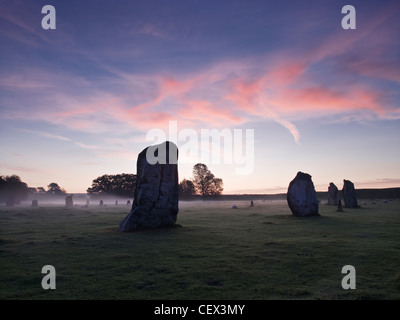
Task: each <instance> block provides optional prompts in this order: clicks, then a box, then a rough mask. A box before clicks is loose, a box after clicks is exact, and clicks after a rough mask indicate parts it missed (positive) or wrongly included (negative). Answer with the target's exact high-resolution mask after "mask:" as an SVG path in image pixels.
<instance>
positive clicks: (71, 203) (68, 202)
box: [65, 196, 74, 208]
mask: <svg viewBox="0 0 400 320" xmlns="http://www.w3.org/2000/svg"><path fill="white" fill-rule="evenodd" d="M65 206H66V207H67V208H72V207H73V206H74V201H73V200H72V196H66V197H65Z"/></svg>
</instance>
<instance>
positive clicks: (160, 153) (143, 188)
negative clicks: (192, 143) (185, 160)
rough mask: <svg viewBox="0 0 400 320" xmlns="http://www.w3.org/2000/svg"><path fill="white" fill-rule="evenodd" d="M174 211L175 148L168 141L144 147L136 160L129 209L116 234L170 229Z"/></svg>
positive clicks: (176, 206)
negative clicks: (133, 191)
mask: <svg viewBox="0 0 400 320" xmlns="http://www.w3.org/2000/svg"><path fill="white" fill-rule="evenodd" d="M178 211H179V209H178V148H177V146H176V145H175V144H173V143H172V142H169V141H167V142H164V143H162V144H159V145H156V146H151V147H147V148H146V149H144V150H143V151H142V152H141V153H140V154H139V156H138V159H137V180H136V190H135V196H134V200H133V204H132V209H131V212H130V213H129V214H128V215H127V216H126V218H125V219H124V220H123V221H122V222H121V223H120V226H119V231H121V232H130V231H134V230H137V229H145V228H159V227H166V226H172V225H174V224H175V222H176V218H177V215H178Z"/></svg>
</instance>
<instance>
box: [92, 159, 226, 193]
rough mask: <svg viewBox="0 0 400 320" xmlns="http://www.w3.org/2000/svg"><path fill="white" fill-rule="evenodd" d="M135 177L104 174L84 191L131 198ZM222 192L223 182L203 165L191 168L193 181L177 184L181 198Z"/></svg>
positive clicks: (186, 180) (185, 180)
mask: <svg viewBox="0 0 400 320" xmlns="http://www.w3.org/2000/svg"><path fill="white" fill-rule="evenodd" d="M136 180H137V176H136V175H135V174H126V173H122V174H117V175H109V174H105V175H102V176H100V177H98V178H96V179H94V180H93V182H92V186H91V187H90V188H88V189H87V190H86V191H87V193H88V194H90V195H114V196H120V197H128V198H132V197H133V196H134V194H135V188H136ZM222 191H223V181H222V179H220V178H216V177H215V176H214V174H213V173H211V171H210V170H209V169H208V168H207V166H206V165H205V164H202V163H198V164H196V165H195V166H194V167H193V179H192V180H190V179H183V180H182V181H181V182H180V183H179V194H180V196H181V197H183V198H190V197H193V196H204V197H205V196H217V195H221V194H222Z"/></svg>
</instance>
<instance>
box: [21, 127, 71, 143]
mask: <svg viewBox="0 0 400 320" xmlns="http://www.w3.org/2000/svg"><path fill="white" fill-rule="evenodd" d="M21 131H23V132H26V133H31V134H35V135H38V136H41V137H45V138H49V139H56V140H62V141H71V139H69V138H67V137H63V136H60V135H57V134H53V133H50V132H44V131H35V130H28V129H21Z"/></svg>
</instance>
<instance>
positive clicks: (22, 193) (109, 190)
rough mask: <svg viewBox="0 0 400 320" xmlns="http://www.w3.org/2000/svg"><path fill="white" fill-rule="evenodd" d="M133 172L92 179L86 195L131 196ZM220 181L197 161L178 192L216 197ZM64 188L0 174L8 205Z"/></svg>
mask: <svg viewBox="0 0 400 320" xmlns="http://www.w3.org/2000/svg"><path fill="white" fill-rule="evenodd" d="M136 179H137V176H136V174H126V173H122V174H116V175H109V174H105V175H102V176H100V177H97V178H96V179H94V180H93V181H92V185H91V187H89V188H88V189H87V190H86V191H87V193H88V194H89V195H113V196H119V197H126V198H133V197H134V194H135V188H136ZM223 190H224V188H223V181H222V179H221V178H216V177H215V176H214V174H213V173H212V172H211V171H210V170H209V169H208V168H207V166H206V165H205V164H202V163H198V164H196V165H195V166H194V167H193V178H192V179H183V180H182V181H181V182H180V183H179V195H180V196H181V197H182V198H183V199H189V198H193V197H196V196H202V197H215V196H218V195H221V194H222V191H223ZM66 193H67V191H66V190H65V189H63V188H61V187H60V186H59V185H58V183H56V182H52V183H50V184H49V185H48V186H47V190H45V189H44V188H43V187H38V188H29V187H28V185H27V184H26V183H25V182H23V181H22V180H21V178H20V177H19V176H17V175H11V176H0V203H6V204H7V206H14V205H16V204H20V203H21V201H24V200H26V199H28V196H29V194H46V195H51V196H62V195H65V194H66Z"/></svg>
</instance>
